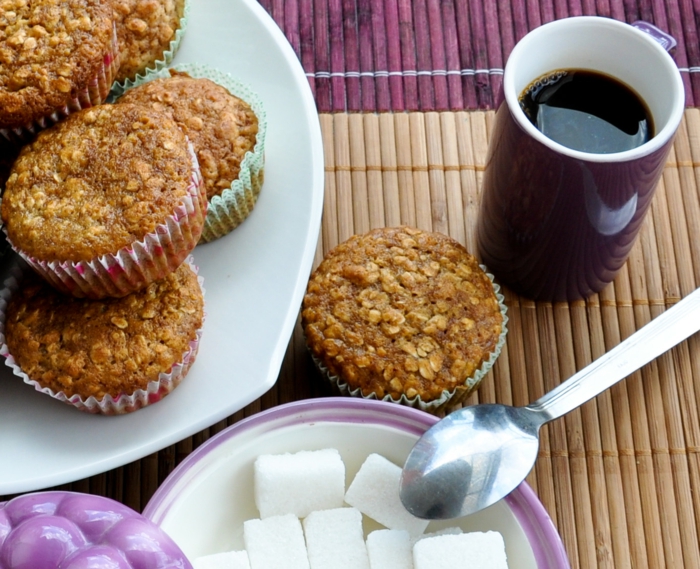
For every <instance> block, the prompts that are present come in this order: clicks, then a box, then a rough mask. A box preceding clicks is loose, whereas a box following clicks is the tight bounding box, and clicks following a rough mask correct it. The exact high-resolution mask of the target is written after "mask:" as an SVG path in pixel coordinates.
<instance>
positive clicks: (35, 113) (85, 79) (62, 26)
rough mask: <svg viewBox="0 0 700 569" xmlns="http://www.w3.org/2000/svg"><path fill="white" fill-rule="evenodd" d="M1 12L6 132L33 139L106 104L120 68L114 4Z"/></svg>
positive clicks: (96, 0) (75, 3) (75, 0)
mask: <svg viewBox="0 0 700 569" xmlns="http://www.w3.org/2000/svg"><path fill="white" fill-rule="evenodd" d="M0 6H1V9H0V134H2V135H3V136H4V137H5V138H7V139H8V140H11V141H15V142H18V141H19V142H22V141H26V140H28V139H29V138H31V137H32V136H33V134H34V133H35V132H36V131H38V130H40V129H42V128H45V127H46V126H49V125H51V124H53V123H55V122H56V121H58V120H60V119H61V118H63V117H64V116H66V115H67V114H69V113H71V112H75V111H76V110H79V109H81V108H85V107H89V106H92V105H97V104H100V103H102V102H103V101H104V100H105V98H106V97H107V95H108V93H109V90H110V87H111V85H112V81H113V79H114V75H115V73H116V69H117V67H118V65H119V60H118V58H119V53H118V51H117V44H116V34H115V29H114V23H113V21H112V11H111V9H110V7H109V6H107V5H106V4H105V3H103V2H101V1H100V0H62V1H61V3H60V4H57V3H56V2H55V1H53V0H32V1H31V2H27V1H26V0H2V3H1V4H0Z"/></svg>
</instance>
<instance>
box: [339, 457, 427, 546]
mask: <svg viewBox="0 0 700 569" xmlns="http://www.w3.org/2000/svg"><path fill="white" fill-rule="evenodd" d="M400 480H401V468H399V467H398V466H396V465H395V464H394V463H393V462H390V461H389V460H387V459H386V458H384V457H383V456H381V455H379V454H370V455H369V456H368V457H367V459H366V460H365V462H364V463H363V464H362V466H361V467H360V470H359V472H358V473H357V475H356V476H355V479H354V480H353V481H352V484H350V488H348V491H347V492H346V493H345V501H346V502H347V503H348V504H350V505H351V506H354V507H355V508H357V509H358V510H360V511H361V512H362V513H363V514H365V515H367V516H369V517H370V518H372V519H373V520H375V521H377V522H379V523H380V524H382V525H383V526H386V527H387V528H389V529H402V530H406V531H407V532H408V533H409V534H411V535H412V536H417V535H420V534H422V533H423V532H424V531H425V528H426V527H427V526H428V520H422V519H420V518H417V517H415V516H413V515H412V514H411V513H410V512H409V511H408V510H407V509H406V508H404V506H403V504H402V503H401V498H400V497H399V483H400Z"/></svg>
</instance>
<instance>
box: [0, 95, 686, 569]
mask: <svg viewBox="0 0 700 569" xmlns="http://www.w3.org/2000/svg"><path fill="white" fill-rule="evenodd" d="M492 120H493V111H485V112H484V111H476V112H465V111H460V112H443V113H437V112H431V113H392V114H390V113H386V114H322V115H320V121H321V127H322V132H323V140H324V144H325V155H326V194H325V204H324V216H323V223H322V229H321V234H320V237H319V245H318V250H317V259H316V262H317V263H318V262H319V261H320V259H321V257H322V255H323V254H324V253H325V252H326V251H328V250H329V249H330V248H331V247H333V246H334V245H336V244H337V243H339V242H341V241H343V240H345V239H347V238H348V237H350V236H351V235H352V234H354V233H361V232H365V231H368V230H369V229H371V228H374V227H379V226H384V225H386V226H391V225H398V224H409V225H413V226H417V227H420V228H422V229H427V230H434V231H441V232H443V233H447V234H449V235H451V236H452V237H454V238H456V239H457V240H459V241H460V242H462V243H463V244H465V246H466V247H467V248H468V249H469V250H471V251H476V247H475V241H474V239H475V236H474V227H475V220H476V217H477V212H478V203H479V190H480V183H481V177H482V175H483V169H484V160H485V153H486V149H487V145H488V136H489V133H490V124H491V122H492ZM699 187H700V110H699V109H688V110H686V113H685V118H684V121H683V123H682V124H681V128H680V131H679V133H678V136H677V138H676V142H675V145H674V149H673V152H672V154H671V156H670V157H669V161H668V164H667V167H666V170H665V171H664V176H663V180H662V181H661V183H660V185H659V188H658V190H657V193H656V195H655V197H654V201H653V205H652V209H651V211H650V214H649V215H648V217H647V219H646V222H645V225H644V227H643V230H642V232H641V233H640V237H639V240H638V242H637V243H636V245H635V247H634V248H633V250H632V254H631V256H630V259H629V262H628V263H627V264H626V266H625V267H624V269H623V270H622V272H621V273H620V274H619V275H618V277H617V279H616V280H615V282H614V283H613V285H610V286H608V287H607V288H606V289H604V290H603V291H602V292H601V293H600V294H599V295H596V296H593V297H591V298H589V299H587V300H586V301H579V302H573V303H571V304H567V303H555V304H551V303H535V302H532V301H528V300H526V299H523V298H519V297H518V296H515V295H513V294H511V293H510V292H509V291H507V290H506V297H507V304H508V309H509V318H510V321H509V325H508V327H509V332H508V337H507V343H506V347H505V349H504V350H503V352H502V354H501V356H500V358H499V359H498V361H497V362H496V365H495V366H494V369H493V371H492V372H491V373H489V374H488V375H487V377H486V378H485V380H484V382H483V383H482V386H481V387H480V389H479V391H478V393H477V394H476V395H474V396H473V397H472V399H471V400H470V401H469V402H468V403H475V402H477V401H481V402H495V401H497V402H501V403H511V404H515V405H524V404H527V403H528V402H530V401H532V400H534V399H536V398H537V397H539V396H541V395H542V394H544V393H545V392H546V391H548V390H549V389H551V388H553V387H554V386H555V385H557V384H558V383H559V382H560V381H561V380H562V379H566V378H567V377H569V376H570V375H572V374H573V373H574V372H575V371H576V370H578V369H580V368H582V367H584V366H585V365H586V364H588V363H589V362H591V361H592V360H593V359H595V358H597V357H599V356H601V355H602V354H603V353H605V352H606V351H607V350H609V349H611V348H612V347H614V346H615V345H617V344H618V343H619V342H620V340H621V339H624V338H625V337H627V336H629V335H630V334H631V333H633V332H634V331H635V330H637V329H638V328H640V327H641V326H643V325H644V324H645V323H646V322H648V321H649V320H650V319H652V318H653V317H655V316H657V315H658V314H659V313H661V312H662V311H663V310H664V309H665V308H667V307H668V306H670V305H671V304H673V303H675V302H676V301H678V300H679V299H680V298H682V297H683V296H685V295H687V294H688V293H690V292H691V291H692V290H694V289H695V287H696V286H697V285H698V284H699V283H700V241H698V239H697V238H696V236H697V235H699V234H700V196H699V193H698V188H699ZM699 349H700V337H698V336H695V337H693V338H691V339H690V340H689V341H687V342H685V343H683V344H682V345H680V346H679V347H677V348H675V349H674V350H672V351H671V352H669V353H668V354H667V355H664V356H662V357H661V358H659V359H658V360H657V361H656V362H653V363H652V364H649V365H648V366H646V367H645V368H643V369H642V370H641V371H640V372H638V373H635V374H634V375H632V376H630V377H629V378H627V379H626V380H624V381H623V382H621V383H619V384H618V385H616V386H615V387H613V388H612V389H610V390H609V391H608V392H606V393H604V394H603V395H601V396H599V397H598V398H596V399H595V400H593V401H591V402H589V403H587V404H586V405H584V406H583V407H581V408H580V409H578V410H576V411H574V412H572V413H570V414H569V415H567V416H566V417H564V418H562V419H559V420H557V421H555V422H554V423H552V424H550V425H547V426H546V427H545V428H544V429H543V431H542V446H541V451H540V455H539V458H538V460H537V463H536V465H535V469H534V470H533V471H532V473H531V475H530V476H529V478H528V482H529V483H530V484H531V485H532V487H533V488H534V489H535V491H536V492H537V494H538V495H539V497H540V499H541V500H542V502H543V503H544V505H545V507H546V509H547V511H548V512H549V513H550V515H551V517H552V519H553V521H554V523H555V524H556V526H557V528H558V530H559V532H560V534H561V536H562V539H563V541H564V544H565V547H566V549H567V551H568V553H569V556H570V560H571V566H572V567H573V568H578V567H582V568H595V567H598V568H629V569H631V568H634V569H639V568H650V569H663V568H669V569H676V568H680V567H684V568H698V567H700V547H699V545H698V543H699V534H698V528H699V527H700V499H698V498H697V496H698V495H699V494H698V492H700V460H699V459H700V455H699V452H700V418H699V417H698V403H699V402H700V387H696V384H697V383H698V381H697V380H698V378H700V358H698V357H697V355H696V354H697V353H698V350H699ZM326 395H331V391H330V389H329V388H328V386H327V385H326V383H325V382H324V381H323V380H322V379H321V377H320V376H319V374H318V372H317V371H316V370H315V368H314V366H313V363H312V362H311V361H310V358H309V356H308V354H307V352H306V350H305V347H304V343H303V338H302V335H301V331H300V328H299V326H297V327H296V329H295V331H294V334H293V337H292V339H291V341H290V344H289V348H288V352H287V355H286V357H285V360H284V363H283V367H282V369H281V372H280V378H279V381H278V382H277V384H276V385H275V386H274V387H273V389H271V390H270V391H269V392H268V393H266V394H265V395H264V396H263V397H261V398H260V399H259V400H257V401H255V402H254V403H252V404H250V405H249V406H247V407H246V408H244V409H242V410H241V411H239V412H238V413H236V414H234V415H233V416H231V417H229V418H228V419H227V420H225V421H222V422H220V423H218V424H216V425H214V426H213V427H211V428H209V429H206V430H204V431H202V432H201V433H198V434H197V435H195V436H193V437H189V438H187V439H185V440H183V441H182V442H180V443H178V444H176V445H173V446H171V447H168V448H166V449H164V450H162V451H160V452H158V453H155V454H153V455H150V456H148V457H146V458H144V459H142V460H140V461H136V462H134V463H131V464H128V465H126V466H124V467H121V468H117V469H115V470H112V471H109V472H107V473H104V474H100V475H97V476H93V477H91V478H89V479H86V480H81V481H78V482H75V483H72V484H68V485H65V486H62V487H61V488H62V489H70V490H75V491H80V492H90V493H93V494H100V495H106V496H109V497H112V498H114V499H117V500H119V501H121V502H123V503H125V504H127V505H128V506H130V507H132V508H134V509H136V510H141V509H142V508H143V507H144V506H145V504H146V503H147V501H148V500H149V499H150V497H151V496H152V494H153V492H155V490H156V488H157V487H158V486H159V485H160V484H161V483H162V482H163V480H164V479H165V477H166V476H167V475H168V474H169V473H170V472H172V470H173V469H174V468H175V466H176V465H177V464H179V462H180V461H181V460H182V459H184V458H185V457H186V456H187V455H188V454H189V453H190V452H191V451H192V450H193V449H194V448H196V447H197V446H198V445H199V444H201V443H202V442H203V441H205V440H207V439H208V438H209V437H211V436H213V435H214V434H216V433H217V432H219V431H220V430H222V429H223V428H225V427H226V426H227V425H230V424H233V423H235V422H236V421H238V420H240V419H242V418H243V417H246V416H249V415H251V414H254V413H257V412H259V411H261V410H263V409H267V408H270V407H274V406H276V405H278V404H281V403H285V402H288V401H293V400H298V399H304V398H309V397H320V396H326ZM5 498H8V497H5ZM2 499H3V498H2V497H0V500H2Z"/></svg>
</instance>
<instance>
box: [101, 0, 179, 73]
mask: <svg viewBox="0 0 700 569" xmlns="http://www.w3.org/2000/svg"><path fill="white" fill-rule="evenodd" d="M108 3H111V5H112V8H113V10H114V21H115V23H116V26H117V38H118V42H119V50H120V52H121V56H120V59H121V64H120V67H119V73H118V74H117V78H116V80H117V81H119V82H120V83H123V82H124V81H125V80H127V79H131V80H133V79H134V78H135V77H136V75H137V74H143V73H144V71H145V70H146V69H149V68H155V64H156V61H159V60H163V55H164V53H165V52H166V51H168V50H170V42H171V41H173V40H175V34H176V32H177V30H178V29H179V28H180V23H181V20H182V18H183V16H184V12H185V0H109V2H108Z"/></svg>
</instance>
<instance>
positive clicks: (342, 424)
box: [143, 397, 569, 569]
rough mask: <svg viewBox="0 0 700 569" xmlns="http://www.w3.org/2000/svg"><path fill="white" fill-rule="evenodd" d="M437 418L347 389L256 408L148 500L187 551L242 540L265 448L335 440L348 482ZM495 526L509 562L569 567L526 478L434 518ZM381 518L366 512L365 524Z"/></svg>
mask: <svg viewBox="0 0 700 569" xmlns="http://www.w3.org/2000/svg"><path fill="white" fill-rule="evenodd" d="M436 421H437V418H435V417H434V416H432V415H428V414H427V413H424V412H422V411H418V410H416V409H411V408H409V407H404V406H401V405H396V404H394V403H386V402H381V401H372V400H363V399H359V398H357V399H356V398H350V397H342V398H338V397H331V398H321V399H311V400H306V401H299V402H295V403H290V404H287V405H281V406H279V407H275V408H273V409H270V410H267V411H264V412H262V413H257V414H256V415H253V416H252V417H249V418H247V419H245V420H243V421H239V422H238V423H236V424H235V425H232V426H231V427H229V428H228V429H225V430H224V431H222V432H220V433H219V434H217V435H216V436H214V437H212V438H211V439H209V440H208V441H206V442H205V443H204V444H203V445H201V446H200V447H199V448H197V450H195V451H194V452H193V453H192V454H190V455H189V456H188V457H187V458H186V459H185V460H184V461H183V462H182V463H181V464H180V465H179V466H178V467H177V468H176V469H175V471H173V473H172V474H171V475H170V476H169V477H168V478H167V479H166V480H165V482H163V484H162V485H161V487H160V488H159V489H158V490H157V491H156V493H155V494H154V495H153V498H152V499H151V501H150V502H149V503H148V504H147V506H146V508H145V509H144V512H143V513H144V515H145V516H146V517H147V518H149V519H150V520H152V521H153V522H155V523H156V524H158V525H159V526H161V527H162V528H163V529H164V530H165V531H166V532H167V533H168V535H170V537H172V538H173V539H174V540H175V542H176V543H177V544H178V545H179V546H180V548H181V549H182V550H183V551H184V553H185V555H187V556H188V558H189V559H190V560H194V559H196V558H197V557H200V556H202V555H208V554H211V553H218V552H221V551H229V550H241V549H244V543H243V522H244V521H245V520H248V519H252V518H257V517H259V513H258V511H257V508H256V506H255V500H254V495H253V463H254V461H255V458H256V457H257V456H259V455H260V454H279V453H284V452H297V451H300V450H318V449H323V448H336V449H338V451H339V452H340V454H341V456H342V458H343V462H344V463H345V466H346V480H345V482H346V487H347V485H349V484H350V482H351V481H352V479H353V477H354V476H355V473H356V472H357V471H358V470H359V468H360V466H361V464H362V462H364V460H365V458H366V457H367V456H368V455H369V454H370V453H372V452H377V453H379V454H382V455H383V456H385V457H386V458H388V459H389V460H391V461H393V462H394V463H395V464H397V465H403V463H404V461H405V460H406V456H407V455H408V452H409V451H410V449H411V448H412V447H413V445H414V444H415V442H416V440H417V439H418V437H419V435H420V434H422V433H423V432H424V431H425V430H426V429H428V428H429V427H430V426H431V425H433V424H434V423H435V422H436ZM454 525H458V526H460V527H461V528H462V529H463V530H464V531H488V530H496V531H499V532H500V533H501V534H502V535H503V538H504V540H505V543H506V553H507V555H508V566H509V569H566V568H567V567H569V563H568V561H567V558H566V553H565V551H564V547H563V545H562V542H561V539H560V538H559V535H558V534H557V532H556V530H555V528H554V525H553V524H552V520H551V519H550V518H549V516H548V515H547V512H546V511H545V509H544V507H543V506H542V504H541V503H540V502H539V500H538V499H537V497H536V496H535V494H534V492H533V491H532V490H531V489H530V487H529V486H527V484H525V483H523V484H521V485H520V486H519V487H518V488H516V490H515V491H514V492H512V493H511V495H510V496H508V497H507V498H506V499H504V500H501V501H500V502H497V503H496V504H494V505H493V506H491V507H489V508H487V509H485V510H482V511H481V512H478V513H476V514H473V515H471V516H468V517H466V518H461V519H459V520H449V521H441V522H431V523H430V525H429V526H428V528H427V530H426V531H428V532H430V531H435V530H437V529H440V528H444V527H449V526H454ZM379 527H380V526H379V525H378V524H376V523H373V522H371V520H368V519H365V530H366V532H368V531H371V530H373V529H378V528H379Z"/></svg>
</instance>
